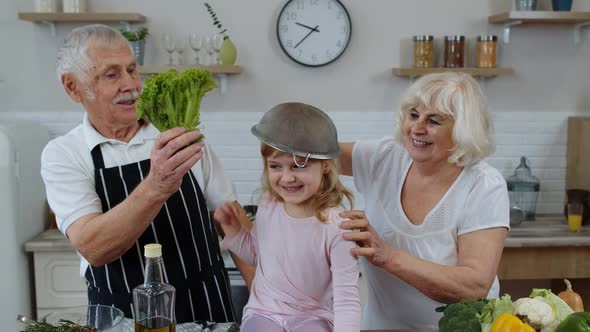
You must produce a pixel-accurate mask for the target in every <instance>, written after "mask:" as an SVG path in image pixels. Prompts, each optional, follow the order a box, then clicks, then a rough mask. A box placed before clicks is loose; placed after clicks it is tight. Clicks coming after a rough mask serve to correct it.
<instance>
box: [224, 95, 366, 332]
mask: <svg viewBox="0 0 590 332" xmlns="http://www.w3.org/2000/svg"><path fill="white" fill-rule="evenodd" d="M252 133H253V134H254V135H255V136H256V137H258V139H260V140H261V142H262V146H261V154H262V157H263V161H264V175H263V179H262V189H263V194H262V198H261V201H260V203H259V206H258V211H257V213H256V219H255V223H254V227H253V228H252V230H251V231H248V230H247V229H245V228H243V227H242V226H241V224H240V218H243V217H242V216H243V215H244V213H243V211H241V210H240V208H239V207H238V206H236V205H234V204H231V203H228V204H225V205H222V206H221V207H220V208H218V209H217V210H216V211H215V215H214V219H215V220H216V221H217V222H218V223H219V224H220V225H221V227H222V228H223V231H224V233H225V238H224V239H223V241H222V246H224V247H225V248H227V249H229V250H231V251H232V252H234V253H235V254H237V255H238V256H239V257H240V258H241V259H242V260H244V261H245V262H247V263H250V264H256V274H255V277H254V281H253V283H252V289H251V292H250V298H249V300H248V304H247V305H246V307H245V308H244V316H243V320H242V321H243V323H242V327H241V331H243V332H259V331H265V332H274V331H277V332H279V331H280V332H285V331H287V332H296V331H297V332H299V331H301V332H303V331H305V332H310V331H318V332H323V331H338V332H348V331H351V332H352V331H354V332H358V331H359V330H360V298H359V293H358V285H357V282H358V276H359V269H358V265H357V260H356V258H355V257H353V256H352V255H351V253H350V251H351V249H352V248H353V247H354V246H355V245H354V244H353V243H352V242H350V241H345V240H343V238H342V230H341V229H339V227H338V224H339V223H340V222H341V221H342V218H340V217H339V216H338V212H339V209H338V207H340V206H341V205H342V202H343V198H344V197H346V198H347V200H348V201H349V203H350V205H351V206H352V194H351V193H350V192H349V191H348V190H347V189H346V188H345V187H344V186H343V185H342V184H341V183H340V181H339V179H338V175H337V168H336V162H335V159H334V158H336V157H337V156H338V155H339V154H340V147H339V146H338V139H337V135H336V128H335V126H334V124H333V123H332V121H331V120H330V118H329V117H328V116H327V115H326V114H325V113H324V112H322V111H320V110H319V109H317V108H315V107H313V106H309V105H306V104H301V103H285V104H280V105H277V106H275V107H274V108H272V109H271V110H270V111H268V112H266V113H265V114H264V116H263V117H262V119H261V120H260V122H259V123H258V124H257V125H255V126H254V127H252Z"/></svg>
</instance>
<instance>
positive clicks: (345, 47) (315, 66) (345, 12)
mask: <svg viewBox="0 0 590 332" xmlns="http://www.w3.org/2000/svg"><path fill="white" fill-rule="evenodd" d="M293 1H297V0H289V1H287V3H285V5H284V6H283V8H282V9H281V11H280V13H279V16H278V17H277V26H276V35H277V41H278V42H279V46H280V47H281V50H283V53H285V54H286V55H287V56H288V57H289V59H291V60H293V61H294V62H296V63H298V64H300V65H302V66H305V67H311V68H317V67H323V66H325V65H329V64H331V63H332V62H334V61H336V60H338V59H339V58H340V57H341V56H342V54H344V52H345V51H346V49H348V45H349V44H350V40H351V39H352V19H351V18H350V14H349V13H348V9H346V6H344V4H343V3H342V2H341V1H340V0H333V1H336V2H338V3H339V4H340V6H342V9H344V14H346V17H348V22H350V32H349V34H348V40H347V41H346V44H345V45H344V48H342V52H340V53H338V55H336V57H335V58H334V59H332V60H330V61H328V62H326V63H321V64H317V65H313V64H309V63H303V62H300V61H299V60H297V59H295V58H293V57H292V56H291V54H289V52H287V50H286V49H285V47H284V46H283V43H281V38H280V37H279V20H280V18H281V16H282V15H283V12H284V11H285V9H286V8H287V6H288V5H289V4H290V3H291V2H293Z"/></svg>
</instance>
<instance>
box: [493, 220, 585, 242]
mask: <svg viewBox="0 0 590 332" xmlns="http://www.w3.org/2000/svg"><path fill="white" fill-rule="evenodd" d="M564 246H590V227H589V226H584V227H582V229H581V230H580V231H579V232H570V231H569V230H568V229H567V224H566V223H565V217H563V216H557V215H545V216H539V217H537V219H536V220H533V221H523V222H522V223H521V224H520V225H518V226H512V228H511V229H510V232H509V233H508V238H507V239H506V241H505V242H504V247H505V248H518V247H564Z"/></svg>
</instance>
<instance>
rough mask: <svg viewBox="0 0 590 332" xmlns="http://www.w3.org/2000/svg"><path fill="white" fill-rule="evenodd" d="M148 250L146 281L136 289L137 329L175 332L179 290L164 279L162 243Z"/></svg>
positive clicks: (134, 293) (140, 331) (138, 330)
mask: <svg viewBox="0 0 590 332" xmlns="http://www.w3.org/2000/svg"><path fill="white" fill-rule="evenodd" d="M144 250H145V274H144V275H145V280H144V283H143V285H139V286H137V287H135V289H133V307H134V311H135V332H175V331H176V321H175V317H174V304H175V302H176V290H175V289H174V287H173V286H172V285H170V284H167V283H165V282H164V277H163V273H162V246H161V245H159V244H155V243H152V244H148V245H146V246H145V247H144Z"/></svg>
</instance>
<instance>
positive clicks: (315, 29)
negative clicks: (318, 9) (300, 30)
mask: <svg viewBox="0 0 590 332" xmlns="http://www.w3.org/2000/svg"><path fill="white" fill-rule="evenodd" d="M318 28H319V25H316V26H315V28H313V29H311V30H310V31H309V32H308V33H307V35H305V37H303V38H302V39H301V40H300V41H299V43H297V45H295V47H293V48H297V46H299V44H301V43H303V41H304V40H305V39H307V37H309V35H311V34H312V33H313V32H314V31H317V32H319V30H318Z"/></svg>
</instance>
